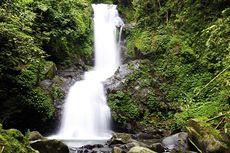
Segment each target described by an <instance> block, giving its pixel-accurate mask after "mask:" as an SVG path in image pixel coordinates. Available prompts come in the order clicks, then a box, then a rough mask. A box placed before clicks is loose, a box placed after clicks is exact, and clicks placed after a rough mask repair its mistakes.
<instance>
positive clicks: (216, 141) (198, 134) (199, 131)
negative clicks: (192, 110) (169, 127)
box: [187, 119, 230, 153]
mask: <svg viewBox="0 0 230 153" xmlns="http://www.w3.org/2000/svg"><path fill="white" fill-rule="evenodd" d="M187 131H188V134H189V139H190V141H191V142H192V143H193V144H194V146H195V147H196V148H197V149H198V150H201V151H203V152H207V153H215V152H223V153H225V152H226V153H227V152H229V151H230V147H229V146H228V145H227V143H228V142H225V141H226V140H225V139H224V138H223V137H222V135H221V133H220V132H219V131H218V130H216V129H214V128H213V127H211V126H210V125H209V123H206V122H204V121H202V120H198V119H191V120H189V122H188V127H187Z"/></svg>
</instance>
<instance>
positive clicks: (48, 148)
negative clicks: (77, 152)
mask: <svg viewBox="0 0 230 153" xmlns="http://www.w3.org/2000/svg"><path fill="white" fill-rule="evenodd" d="M29 141H30V145H31V147H32V148H34V149H36V150H38V151H39V152H40V153H69V148H68V146H67V145H66V144H64V143H63V142H61V141H59V140H49V139H47V138H45V137H43V136H42V135H41V134H40V133H39V132H38V131H32V132H30V134H29Z"/></svg>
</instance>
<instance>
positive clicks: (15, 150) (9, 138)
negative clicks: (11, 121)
mask: <svg viewBox="0 0 230 153" xmlns="http://www.w3.org/2000/svg"><path fill="white" fill-rule="evenodd" d="M0 151H1V153H39V152H38V151H36V150H34V149H33V148H32V147H31V146H30V145H29V141H28V139H27V138H26V137H25V136H24V135H23V134H22V133H21V132H20V131H18V130H16V129H9V130H4V129H2V127H1V125H0Z"/></svg>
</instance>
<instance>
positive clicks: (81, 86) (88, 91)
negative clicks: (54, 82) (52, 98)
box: [57, 4, 123, 140]
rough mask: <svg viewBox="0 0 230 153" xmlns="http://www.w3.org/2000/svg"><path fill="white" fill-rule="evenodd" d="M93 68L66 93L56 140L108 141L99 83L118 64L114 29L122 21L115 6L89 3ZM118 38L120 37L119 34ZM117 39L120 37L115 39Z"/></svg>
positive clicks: (105, 108)
mask: <svg viewBox="0 0 230 153" xmlns="http://www.w3.org/2000/svg"><path fill="white" fill-rule="evenodd" d="M92 6H93V10H94V37H95V40H94V41H95V46H94V47H95V67H94V69H93V70H92V71H89V72H86V73H85V75H84V80H82V81H78V82H76V83H75V84H74V85H73V86H72V87H71V88H70V90H69V93H68V95H67V98H66V103H65V105H64V115H63V118H62V122H61V129H60V131H59V133H58V135H57V137H59V138H60V139H67V140H70V139H73V140H74V139H78V140H95V139H108V138H109V137H110V136H111V131H110V118H111V115H110V109H109V107H108V105H107V102H106V95H105V92H104V86H103V84H102V81H105V80H106V79H107V78H109V77H111V76H112V75H113V74H114V72H115V71H116V69H117V68H118V66H119V65H120V53H119V45H118V42H119V41H120V40H117V39H116V38H117V27H122V26H123V22H122V20H121V19H120V17H119V16H118V12H117V10H116V5H106V4H97V5H96V4H93V5H92ZM119 37H120V35H119ZM119 39H120V38H119Z"/></svg>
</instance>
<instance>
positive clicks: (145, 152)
mask: <svg viewBox="0 0 230 153" xmlns="http://www.w3.org/2000/svg"><path fill="white" fill-rule="evenodd" d="M128 153H156V152H155V151H152V150H150V149H148V148H145V147H140V146H135V147H133V148H131V149H130V150H129V152H128Z"/></svg>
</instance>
